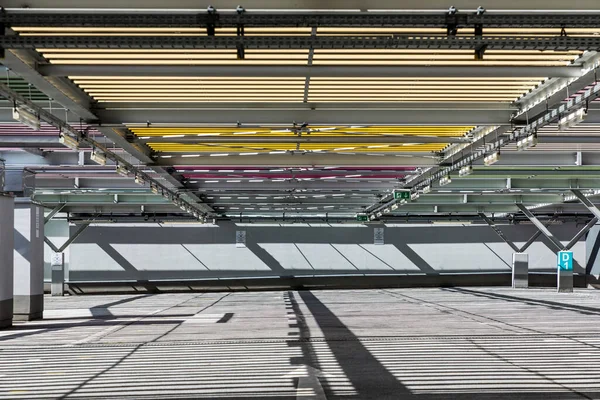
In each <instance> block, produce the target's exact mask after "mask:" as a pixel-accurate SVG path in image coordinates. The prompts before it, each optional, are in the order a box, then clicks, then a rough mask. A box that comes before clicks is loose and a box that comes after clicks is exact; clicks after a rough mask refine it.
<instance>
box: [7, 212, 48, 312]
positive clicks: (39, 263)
mask: <svg viewBox="0 0 600 400" xmlns="http://www.w3.org/2000/svg"><path fill="white" fill-rule="evenodd" d="M14 235H15V243H14V245H15V252H14V257H15V263H14V319H15V320H16V321H30V320H33V319H40V318H42V314H43V312H44V209H43V208H42V207H40V206H37V205H35V204H32V203H30V202H23V203H21V204H19V203H17V205H16V206H15V230H14Z"/></svg>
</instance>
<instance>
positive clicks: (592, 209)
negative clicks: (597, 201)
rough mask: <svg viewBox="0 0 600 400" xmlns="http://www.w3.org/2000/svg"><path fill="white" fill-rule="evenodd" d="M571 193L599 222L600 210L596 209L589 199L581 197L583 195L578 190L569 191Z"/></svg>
mask: <svg viewBox="0 0 600 400" xmlns="http://www.w3.org/2000/svg"><path fill="white" fill-rule="evenodd" d="M571 192H573V194H574V195H575V197H577V198H578V199H579V201H580V202H581V203H582V204H583V205H584V206H585V207H586V208H587V209H588V210H589V211H590V212H591V213H592V214H594V217H596V218H598V219H599V220H600V210H598V208H597V207H596V206H595V205H594V203H592V202H591V201H590V199H588V198H587V197H585V196H584V195H583V193H581V191H580V190H571Z"/></svg>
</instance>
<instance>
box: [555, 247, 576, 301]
mask: <svg viewBox="0 0 600 400" xmlns="http://www.w3.org/2000/svg"><path fill="white" fill-rule="evenodd" d="M557 264H558V265H557V271H556V272H557V273H556V275H557V288H558V291H559V292H566V293H570V292H573V252H572V251H559V252H558V253H557Z"/></svg>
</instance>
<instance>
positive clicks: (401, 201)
mask: <svg viewBox="0 0 600 400" xmlns="http://www.w3.org/2000/svg"><path fill="white" fill-rule="evenodd" d="M406 203H408V201H406V199H402V200H400V205H405V204H406Z"/></svg>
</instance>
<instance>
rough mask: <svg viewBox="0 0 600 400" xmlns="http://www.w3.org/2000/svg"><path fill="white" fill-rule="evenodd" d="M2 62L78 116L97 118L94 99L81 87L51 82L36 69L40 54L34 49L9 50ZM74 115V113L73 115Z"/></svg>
mask: <svg viewBox="0 0 600 400" xmlns="http://www.w3.org/2000/svg"><path fill="white" fill-rule="evenodd" d="M0 47H1V45H0ZM1 61H2V64H3V65H4V66H5V67H7V68H9V69H10V70H12V72H14V73H16V74H17V75H19V76H21V77H22V78H23V79H25V80H26V81H27V82H29V83H30V84H32V85H33V86H35V87H36V88H37V89H38V90H40V91H41V92H42V93H44V94H45V95H46V96H48V97H49V98H51V99H53V100H54V101H56V102H58V103H59V104H61V105H62V106H64V107H65V108H67V109H68V110H69V111H70V112H71V113H74V114H75V115H76V116H77V117H76V118H74V119H75V120H77V121H78V120H79V118H82V119H83V120H84V121H86V122H91V121H95V120H97V118H96V116H95V115H94V114H93V113H92V112H91V111H89V107H90V105H91V103H92V102H93V100H92V99H91V98H90V97H89V96H88V95H87V94H85V93H84V92H83V91H81V89H79V88H77V87H75V85H73V84H72V83H66V82H64V81H60V80H55V82H49V81H48V80H47V79H46V78H45V77H44V76H42V75H41V74H40V73H39V72H38V71H37V70H36V69H35V66H36V63H37V62H39V61H40V56H39V55H38V54H37V53H35V52H32V51H7V52H6V56H5V57H4V58H3V59H2V60H1ZM71 116H72V117H73V115H71Z"/></svg>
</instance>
